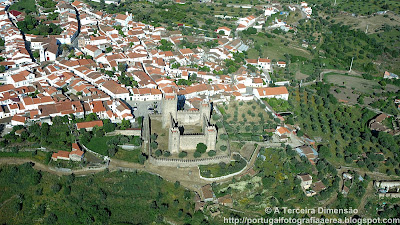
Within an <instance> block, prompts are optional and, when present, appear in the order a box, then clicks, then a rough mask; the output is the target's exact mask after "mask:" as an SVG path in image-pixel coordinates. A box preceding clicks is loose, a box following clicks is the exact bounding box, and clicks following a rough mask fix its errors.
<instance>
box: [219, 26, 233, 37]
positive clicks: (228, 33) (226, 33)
mask: <svg viewBox="0 0 400 225" xmlns="http://www.w3.org/2000/svg"><path fill="white" fill-rule="evenodd" d="M220 31H223V32H224V34H225V35H227V36H229V35H230V34H231V29H229V28H228V27H219V28H218V29H217V30H216V32H217V34H219V32H220Z"/></svg>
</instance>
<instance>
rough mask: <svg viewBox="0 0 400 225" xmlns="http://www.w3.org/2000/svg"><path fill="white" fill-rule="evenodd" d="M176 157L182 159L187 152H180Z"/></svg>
mask: <svg viewBox="0 0 400 225" xmlns="http://www.w3.org/2000/svg"><path fill="white" fill-rule="evenodd" d="M178 156H179V158H184V157H186V156H187V152H180V153H179V155H178Z"/></svg>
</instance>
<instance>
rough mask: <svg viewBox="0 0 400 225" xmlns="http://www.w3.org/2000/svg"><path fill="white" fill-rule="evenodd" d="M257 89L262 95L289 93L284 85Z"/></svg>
mask: <svg viewBox="0 0 400 225" xmlns="http://www.w3.org/2000/svg"><path fill="white" fill-rule="evenodd" d="M257 91H258V94H259V95H260V96H268V95H282V94H289V92H288V90H287V88H286V87H284V86H282V87H265V88H257Z"/></svg>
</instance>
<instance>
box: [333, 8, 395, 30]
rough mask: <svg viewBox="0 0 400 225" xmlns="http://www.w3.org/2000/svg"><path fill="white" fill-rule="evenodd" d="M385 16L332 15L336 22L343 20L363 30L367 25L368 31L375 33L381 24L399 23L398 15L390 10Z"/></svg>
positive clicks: (344, 22)
mask: <svg viewBox="0 0 400 225" xmlns="http://www.w3.org/2000/svg"><path fill="white" fill-rule="evenodd" d="M386 15H387V17H384V15H373V16H359V17H354V16H351V15H339V16H336V17H334V19H335V20H336V21H337V22H343V24H344V25H351V26H353V27H355V28H356V29H360V30H364V31H365V29H366V28H367V25H368V33H375V31H376V30H379V29H380V28H381V27H382V25H383V24H387V25H390V26H397V25H398V24H399V23H400V16H398V15H395V14H394V13H392V12H388V13H387V14H386Z"/></svg>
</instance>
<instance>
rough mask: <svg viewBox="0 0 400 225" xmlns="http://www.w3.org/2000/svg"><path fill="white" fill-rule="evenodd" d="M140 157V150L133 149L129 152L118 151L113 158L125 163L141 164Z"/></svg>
mask: <svg viewBox="0 0 400 225" xmlns="http://www.w3.org/2000/svg"><path fill="white" fill-rule="evenodd" d="M140 155H142V150H141V149H135V150H131V151H127V150H123V149H118V151H117V153H116V154H115V156H114V157H113V158H115V159H120V160H124V161H127V162H133V163H143V162H144V161H141V160H142V159H141V158H140Z"/></svg>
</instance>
